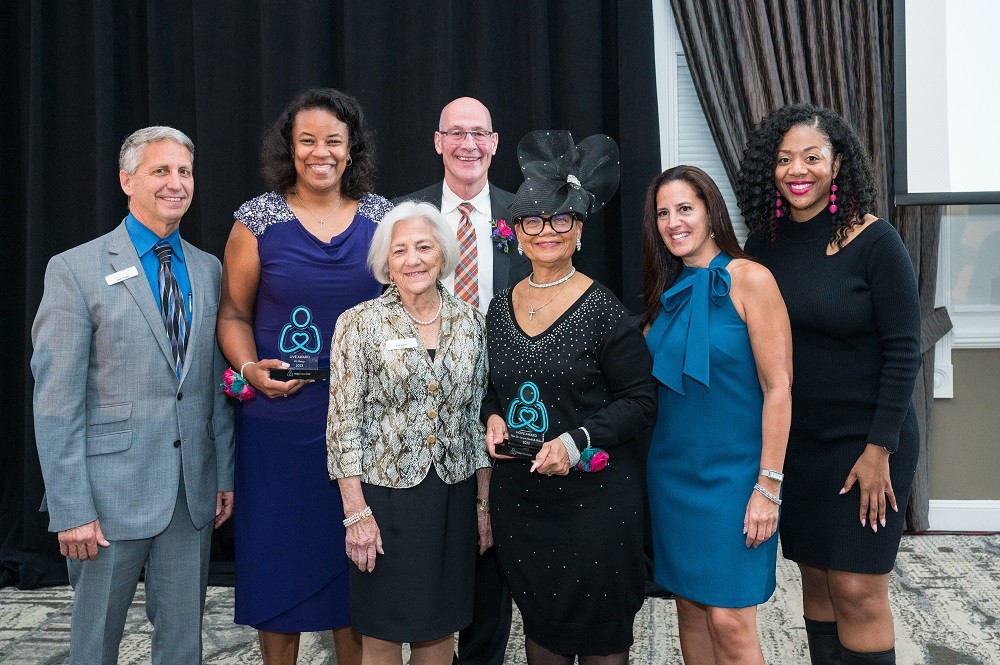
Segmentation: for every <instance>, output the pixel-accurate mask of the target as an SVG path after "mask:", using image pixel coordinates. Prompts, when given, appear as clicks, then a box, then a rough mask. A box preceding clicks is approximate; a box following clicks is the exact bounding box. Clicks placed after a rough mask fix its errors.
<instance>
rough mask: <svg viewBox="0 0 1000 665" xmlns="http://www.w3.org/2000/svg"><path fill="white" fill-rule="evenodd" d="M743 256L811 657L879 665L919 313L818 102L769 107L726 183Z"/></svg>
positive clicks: (860, 173)
mask: <svg viewBox="0 0 1000 665" xmlns="http://www.w3.org/2000/svg"><path fill="white" fill-rule="evenodd" d="M737 197H738V199H739V206H740V209H741V210H742V211H743V216H744V218H745V219H746V221H747V225H748V226H749V227H750V232H751V235H750V238H749V239H748V240H747V244H746V251H747V253H748V254H750V255H751V256H752V257H754V258H755V259H757V260H758V261H760V262H761V263H763V264H764V265H765V266H767V268H769V269H770V270H771V272H772V274H773V275H774V277H775V279H776V280H777V282H778V286H779V288H780V289H781V293H782V296H783V297H784V299H785V303H786V305H787V307H788V314H789V317H790V318H791V323H792V347H793V365H794V367H795V386H794V388H793V390H792V429H791V435H790V437H789V441H788V451H787V454H786V457H785V482H784V493H783V499H784V503H783V504H782V515H781V520H782V521H781V531H780V533H781V545H782V551H783V553H784V556H785V557H786V558H788V559H791V560H792V561H795V562H796V563H798V564H799V570H800V571H801V574H802V601H803V608H804V610H805V622H806V634H807V636H808V640H809V652H810V656H811V658H812V662H813V663H895V662H896V660H895V650H894V644H895V634H894V630H893V623H892V611H891V609H890V607H889V572H890V571H891V570H892V567H893V564H894V562H895V559H896V552H897V551H898V549H899V541H900V537H901V535H902V531H903V522H904V515H905V513H906V502H907V498H908V496H909V491H910V483H911V482H912V480H913V473H914V470H915V468H916V462H917V452H918V438H917V422H916V416H915V413H914V410H913V401H912V392H913V383H914V380H915V378H916V374H917V371H918V369H919V367H920V310H919V302H918V298H917V285H916V279H915V277H914V274H913V268H912V266H911V264H910V259H909V255H908V254H907V252H906V248H905V247H904V246H903V243H902V240H901V239H900V237H899V234H898V233H897V232H896V230H895V229H894V228H893V227H892V226H891V225H890V224H889V223H888V222H886V221H884V220H881V219H878V218H877V217H875V216H874V215H873V214H871V213H872V211H873V209H874V202H875V179H874V175H873V171H872V166H871V162H870V160H869V158H868V155H867V153H866V152H865V150H864V148H862V146H861V143H860V141H859V140H858V137H857V135H856V134H855V132H854V130H853V129H852V128H851V127H850V125H849V124H848V123H847V122H846V121H845V120H844V119H843V118H842V117H840V116H839V115H837V114H836V113H835V112H833V111H831V110H829V109H822V108H817V107H815V106H813V105H811V104H797V105H794V106H787V107H784V108H782V109H779V110H778V111H775V112H774V113H773V114H772V115H771V116H769V117H768V118H765V119H764V120H763V121H762V122H761V124H760V125H759V126H758V127H757V129H756V130H755V131H754V133H753V134H752V135H751V137H750V140H749V144H748V146H747V149H746V152H745V154H744V158H743V164H742V167H741V170H740V178H739V181H738V183H737Z"/></svg>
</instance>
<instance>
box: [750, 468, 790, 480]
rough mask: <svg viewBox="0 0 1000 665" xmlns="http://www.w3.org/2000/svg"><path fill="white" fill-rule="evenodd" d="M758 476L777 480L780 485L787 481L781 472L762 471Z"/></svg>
mask: <svg viewBox="0 0 1000 665" xmlns="http://www.w3.org/2000/svg"><path fill="white" fill-rule="evenodd" d="M757 475H760V476H764V477H765V478H770V479H771V480H777V481H778V482H779V483H780V482H781V481H783V480H784V479H785V474H783V473H782V472H781V471H775V470H774V469H761V470H760V473H759V474H757Z"/></svg>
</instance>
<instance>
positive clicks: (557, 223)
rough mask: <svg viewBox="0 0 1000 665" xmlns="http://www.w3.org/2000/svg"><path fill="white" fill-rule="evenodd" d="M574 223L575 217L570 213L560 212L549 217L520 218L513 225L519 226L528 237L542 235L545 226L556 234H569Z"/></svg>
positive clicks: (532, 216)
mask: <svg viewBox="0 0 1000 665" xmlns="http://www.w3.org/2000/svg"><path fill="white" fill-rule="evenodd" d="M575 221H576V217H575V216H573V215H572V214H571V213H568V212H561V213H559V214H558V215H549V216H548V217H542V216H541V215H531V216H529V217H521V218H520V219H517V220H515V223H516V224H520V225H521V230H522V231H524V232H525V233H527V234H528V235H529V236H537V235H540V234H541V233H542V230H543V229H544V228H545V225H546V224H548V225H549V226H551V227H552V230H553V231H555V232H556V233H569V231H570V229H572V228H573V222H575Z"/></svg>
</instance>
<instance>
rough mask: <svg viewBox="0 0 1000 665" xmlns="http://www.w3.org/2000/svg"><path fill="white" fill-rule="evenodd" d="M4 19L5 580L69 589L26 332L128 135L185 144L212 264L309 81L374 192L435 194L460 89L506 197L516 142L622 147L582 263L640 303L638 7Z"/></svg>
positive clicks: (297, 1)
mask: <svg viewBox="0 0 1000 665" xmlns="http://www.w3.org/2000/svg"><path fill="white" fill-rule="evenodd" d="M10 4H11V5H12V7H11V9H12V11H11V12H9V15H10V20H8V21H5V22H2V26H0V31H2V33H0V34H2V35H3V36H4V37H6V39H4V40H3V42H2V43H3V45H2V46H0V48H2V49H3V51H4V54H5V55H6V56H7V57H5V59H4V62H7V63H9V68H8V71H11V70H13V74H14V78H15V80H16V84H15V85H10V86H9V88H11V89H14V90H16V91H17V92H16V95H17V103H16V104H9V105H4V108H3V110H2V111H0V122H2V123H3V125H2V129H3V130H4V131H2V132H0V134H2V136H3V138H2V139H0V140H2V141H3V142H4V143H3V145H4V148H5V149H4V150H3V151H2V157H0V159H2V160H3V161H4V162H5V165H6V166H8V168H7V169H6V171H5V172H7V173H8V174H9V175H10V176H12V178H13V183H12V184H8V186H7V187H4V188H3V190H2V194H0V196H3V202H4V203H5V204H6V205H5V206H4V209H5V210H6V211H8V212H9V213H10V212H12V213H13V222H12V223H11V224H8V236H7V242H5V243H3V245H4V247H3V250H2V251H3V252H4V254H3V258H4V259H5V262H4V266H5V268H7V270H8V276H7V278H6V285H5V289H4V290H3V295H2V296H0V298H2V300H0V304H2V305H3V306H6V309H5V311H6V312H7V316H6V317H4V319H3V322H2V324H0V325H2V329H3V333H4V340H5V341H6V342H7V347H8V348H9V349H12V350H13V354H12V355H13V356H14V357H13V359H12V362H10V363H9V369H8V374H7V381H5V382H3V384H2V385H3V387H2V390H3V393H2V396H3V399H2V402H0V404H2V406H0V408H2V409H3V416H4V422H5V424H6V425H7V428H6V436H5V437H4V438H3V440H2V442H0V466H2V469H3V470H2V471H0V585H3V584H10V583H16V584H18V585H19V586H21V587H24V588H27V587H34V586H39V585H43V584H53V583H59V582H65V580H66V569H65V563H64V562H63V560H62V559H61V558H60V557H59V556H58V550H57V548H56V546H55V537H54V535H53V534H49V533H47V532H46V527H47V519H46V516H45V515H44V514H40V513H38V511H37V506H38V505H39V502H40V500H41V496H42V492H43V486H42V481H41V475H40V471H39V468H38V459H37V454H36V452H35V448H34V435H33V431H32V416H31V409H30V404H31V389H32V381H31V374H30V371H29V368H28V360H29V358H30V354H31V342H30V334H29V333H30V326H31V322H32V320H33V318H34V315H35V310H36V309H37V307H38V302H39V300H40V299H41V295H42V277H43V273H44V269H45V264H46V262H47V261H48V259H49V257H51V256H52V255H53V254H56V253H58V252H60V251H63V250H65V249H67V248H69V247H72V246H74V245H77V244H80V243H82V242H85V241H87V240H90V239H92V238H94V237H96V236H98V235H100V234H102V233H105V232H107V231H108V230H110V229H112V228H113V227H114V226H116V225H117V224H118V223H119V222H120V221H121V219H122V217H123V216H124V215H125V213H126V201H125V197H124V195H123V194H122V192H121V189H120V187H119V184H118V174H117V170H118V167H117V153H118V149H119V147H120V145H121V141H122V140H123V139H124V137H125V136H126V135H127V134H129V133H130V132H131V131H133V130H135V129H137V128H139V127H143V126H147V125H152V124H166V125H172V126H175V127H177V128H179V129H181V130H183V131H184V132H186V133H188V134H189V135H190V136H191V138H192V139H193V140H194V143H195V150H196V154H195V179H196V191H195V198H194V202H193V205H192V207H191V209H190V211H189V212H188V214H187V216H186V217H185V219H184V222H183V224H182V232H183V234H184V236H185V237H186V238H187V239H188V240H190V241H191V242H193V243H194V244H196V245H198V246H200V247H202V248H203V249H206V250H208V251H210V252H213V253H215V254H216V255H219V256H221V253H222V249H223V247H224V245H225V241H226V238H227V236H228V233H229V229H230V227H231V225H232V211H233V210H235V209H236V208H237V207H239V205H240V204H241V203H242V202H244V201H246V200H247V199H249V198H251V197H253V196H255V195H257V194H260V193H261V192H262V191H263V190H264V186H263V183H262V181H261V179H260V177H259V175H258V173H257V163H258V158H257V154H258V149H259V145H260V138H261V135H262V133H263V130H264V129H265V128H266V127H267V125H268V124H270V123H271V122H272V121H273V120H274V118H275V117H276V116H277V114H278V112H279V111H280V110H281V109H282V108H283V107H284V106H285V105H286V104H287V103H288V102H289V101H290V99H291V98H292V96H293V95H294V94H295V93H296V92H298V91H299V90H302V89H304V88H307V87H313V86H332V87H337V88H341V89H343V90H346V91H347V92H349V93H351V94H353V95H355V96H356V97H358V99H359V100H360V102H361V104H362V106H363V107H364V109H365V112H366V115H367V117H368V120H369V122H370V123H371V125H372V127H373V128H374V130H375V135H376V136H375V138H376V146H377V154H378V158H379V159H378V161H379V167H380V168H379V175H380V177H379V180H378V186H377V188H376V191H377V192H378V193H380V194H383V195H385V196H388V197H393V196H399V195H403V194H406V193H408V192H411V191H414V190H416V189H419V188H421V187H425V186H427V185H428V184H430V183H432V182H435V181H437V180H440V178H441V177H442V166H441V158H440V156H439V155H437V154H436V153H435V152H434V147H433V131H434V130H435V129H436V128H437V121H438V115H439V113H440V111H441V108H442V107H443V106H444V104H445V103H447V102H448V101H450V100H451V99H453V98H455V97H458V96H461V95H471V96H474V97H477V98H479V99H480V100H482V101H483V102H484V103H485V104H486V105H487V106H488V107H489V108H490V109H491V110H492V112H493V123H494V128H495V129H496V130H497V131H498V132H499V133H500V146H499V152H498V154H497V155H496V157H495V158H494V160H493V168H492V169H491V180H492V181H494V182H496V183H497V184H498V185H499V186H501V187H503V188H505V189H509V190H514V189H516V188H517V186H518V185H519V184H520V182H521V177H520V173H519V169H518V166H517V160H516V156H515V148H516V146H517V142H518V140H519V139H520V138H521V137H522V136H523V135H524V134H526V133H528V132H529V131H531V130H534V129H549V128H559V129H569V130H571V131H572V132H573V134H574V136H575V137H576V138H577V140H580V139H582V138H584V137H586V136H589V135H591V134H596V133H605V134H608V135H610V136H611V137H612V138H614V139H615V140H617V141H618V143H619V145H620V148H621V163H622V184H621V188H620V194H619V195H618V196H616V197H615V198H614V199H612V200H611V202H610V203H609V205H608V206H607V207H606V208H605V209H604V210H603V211H602V213H601V214H600V215H598V216H595V217H594V218H592V219H591V220H590V221H588V223H587V228H586V230H585V234H584V239H583V242H584V248H583V251H582V252H581V254H580V255H579V260H578V264H579V267H580V268H581V270H583V271H584V272H586V273H588V274H589V275H591V276H593V277H594V278H595V279H598V280H600V281H602V282H604V283H605V284H607V285H608V286H609V287H610V288H611V289H613V290H614V291H615V292H616V293H618V294H619V295H620V296H621V297H622V299H623V301H624V302H625V303H626V305H628V306H630V307H632V308H633V309H636V310H637V309H638V306H639V301H638V291H639V275H638V273H637V270H636V268H635V267H636V266H638V265H639V251H640V250H639V244H638V243H637V242H635V239H636V238H638V237H639V228H640V222H641V218H642V215H641V208H642V194H643V192H644V191H645V188H646V185H647V184H648V183H649V181H650V180H651V179H652V177H653V176H654V175H656V174H657V173H659V170H660V168H659V167H660V164H659V142H658V139H657V126H658V124H657V108H656V97H655V95H656V93H655V86H653V85H652V81H653V80H654V77H655V72H654V70H653V34H652V8H651V6H650V5H649V3H632V2H627V1H626V0H618V1H617V2H608V1H607V0H563V1H559V0H553V1H550V2H525V3H521V2H519V3H511V2H483V1H473V2H469V1H468V0H437V1H433V2H414V1H408V2H403V1H400V2H393V3H377V2H326V3H319V2H312V1H311V0H288V1H285V2H274V1H273V0H252V1H250V2H241V3H236V2H228V1H227V2H190V3H183V2H182V3H177V2H169V1H166V0H147V1H146V2H115V1H114V0H93V1H92V2H86V3H77V2H70V1H68V0H67V1H56V2H31V1H30V0H16V2H15V3H10ZM231 556H232V548H231V531H224V532H222V533H220V534H217V538H216V541H215V543H214V544H213V559H214V560H215V565H214V568H213V570H214V572H215V573H216V574H218V573H220V572H225V571H226V570H227V566H226V563H227V561H231ZM213 579H214V580H215V581H219V579H220V578H219V577H218V575H216V577H214V578H213Z"/></svg>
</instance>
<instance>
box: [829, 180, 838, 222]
mask: <svg viewBox="0 0 1000 665" xmlns="http://www.w3.org/2000/svg"><path fill="white" fill-rule="evenodd" d="M837 210H839V208H837V183H836V181H834V182H833V183H831V184H830V214H831V215H836V214H837Z"/></svg>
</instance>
